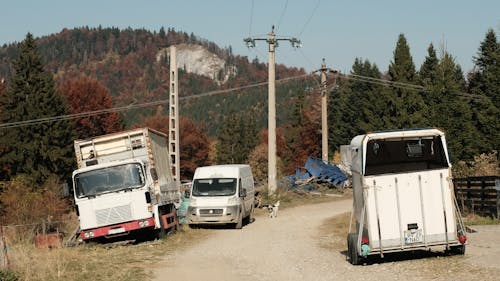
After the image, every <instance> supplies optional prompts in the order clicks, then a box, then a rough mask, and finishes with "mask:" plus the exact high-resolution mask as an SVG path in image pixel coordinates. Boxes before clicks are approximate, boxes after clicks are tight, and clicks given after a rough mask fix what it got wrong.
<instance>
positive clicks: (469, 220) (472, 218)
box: [463, 214, 500, 225]
mask: <svg viewBox="0 0 500 281" xmlns="http://www.w3.org/2000/svg"><path fill="white" fill-rule="evenodd" d="M463 221H464V224H465V225H491V224H500V219H497V218H492V217H482V216H479V215H477V214H467V215H465V216H464V217H463Z"/></svg>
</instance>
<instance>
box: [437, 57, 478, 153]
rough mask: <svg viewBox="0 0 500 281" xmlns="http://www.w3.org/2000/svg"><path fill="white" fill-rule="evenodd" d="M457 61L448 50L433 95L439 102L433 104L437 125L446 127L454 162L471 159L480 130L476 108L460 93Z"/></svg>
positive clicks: (442, 61)
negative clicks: (473, 109)
mask: <svg viewBox="0 0 500 281" xmlns="http://www.w3.org/2000/svg"><path fill="white" fill-rule="evenodd" d="M456 69H457V68H456V64H455V62H454V60H453V58H452V56H451V55H450V54H449V53H445V54H444V56H443V57H442V58H441V60H440V62H439V65H438V67H437V69H436V83H435V84H434V86H433V88H432V91H433V93H432V94H433V96H437V97H439V102H438V103H436V104H434V105H433V108H434V111H433V112H434V119H433V120H434V122H435V123H434V126H436V127H439V128H443V129H444V130H445V131H446V135H447V142H448V147H449V152H450V155H451V159H452V161H453V162H456V161H458V160H466V159H471V158H472V156H473V155H475V154H476V153H477V152H478V151H477V147H478V142H480V140H479V139H478V131H477V129H476V128H475V127H474V125H473V123H472V121H471V120H472V112H471V111H470V108H469V105H468V104H467V100H466V99H464V98H463V97H461V96H460V88H461V80H462V79H457V77H456Z"/></svg>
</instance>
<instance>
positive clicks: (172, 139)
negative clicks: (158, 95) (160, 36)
mask: <svg viewBox="0 0 500 281" xmlns="http://www.w3.org/2000/svg"><path fill="white" fill-rule="evenodd" d="M169 61H170V85H169V92H170V95H169V102H168V105H169V107H170V108H169V116H170V117H169V124H168V131H169V133H168V144H169V145H168V146H169V147H168V151H169V153H170V163H171V164H172V167H171V169H172V174H173V176H174V181H177V182H180V180H181V177H180V156H179V153H180V152H179V150H180V148H179V86H178V78H179V77H178V75H177V52H176V48H175V46H173V45H172V46H170V60H169Z"/></svg>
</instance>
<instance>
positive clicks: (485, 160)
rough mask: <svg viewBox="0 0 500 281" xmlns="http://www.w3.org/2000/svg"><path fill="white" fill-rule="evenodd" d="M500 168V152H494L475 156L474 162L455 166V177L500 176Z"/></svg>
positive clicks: (460, 163) (459, 163) (463, 162)
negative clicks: (499, 154) (499, 155)
mask: <svg viewBox="0 0 500 281" xmlns="http://www.w3.org/2000/svg"><path fill="white" fill-rule="evenodd" d="M499 167H500V162H499V160H498V152H497V151H496V150H494V151H492V152H490V153H483V154H481V155H476V156H474V160H473V161H469V162H465V161H459V162H458V163H457V164H456V165H454V166H453V176H454V177H455V178H465V177H482V176H499V175H500V168H499Z"/></svg>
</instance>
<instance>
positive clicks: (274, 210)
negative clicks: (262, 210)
mask: <svg viewBox="0 0 500 281" xmlns="http://www.w3.org/2000/svg"><path fill="white" fill-rule="evenodd" d="M279 206H280V201H279V200H278V201H276V203H274V204H272V205H267V210H268V211H269V217H270V218H276V217H277V216H278V208H279Z"/></svg>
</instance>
